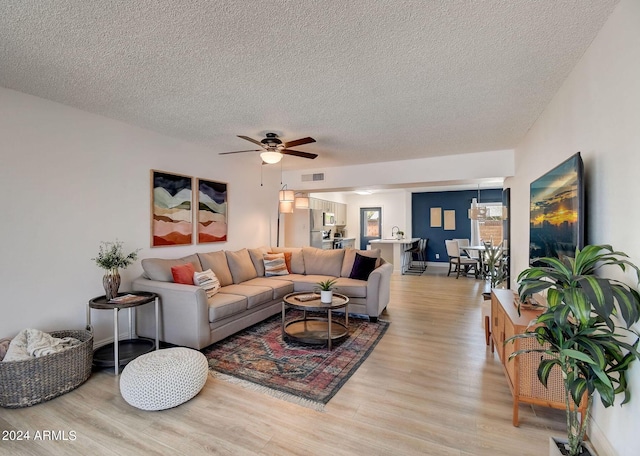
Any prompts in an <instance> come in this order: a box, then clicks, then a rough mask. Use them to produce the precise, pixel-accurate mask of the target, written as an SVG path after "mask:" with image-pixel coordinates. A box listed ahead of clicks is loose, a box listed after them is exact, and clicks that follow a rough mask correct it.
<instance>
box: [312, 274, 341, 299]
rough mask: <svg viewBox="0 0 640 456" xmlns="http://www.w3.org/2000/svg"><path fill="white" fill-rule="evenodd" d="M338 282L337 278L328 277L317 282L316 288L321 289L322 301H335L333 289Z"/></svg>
mask: <svg viewBox="0 0 640 456" xmlns="http://www.w3.org/2000/svg"><path fill="white" fill-rule="evenodd" d="M336 282H337V280H336V279H327V280H324V281H322V282H318V283H316V289H317V290H319V291H320V302H322V303H324V304H330V303H331V302H332V301H333V289H334V288H335V284H336Z"/></svg>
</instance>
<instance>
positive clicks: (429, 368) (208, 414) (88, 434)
mask: <svg viewBox="0 0 640 456" xmlns="http://www.w3.org/2000/svg"><path fill="white" fill-rule="evenodd" d="M391 290H392V297H391V303H390V304H389V307H388V311H387V312H386V313H385V314H383V316H382V317H383V318H384V319H386V320H389V321H391V326H390V328H389V330H388V331H387V333H386V335H385V336H384V337H383V339H382V340H381V341H380V343H379V344H378V346H377V347H376V348H375V350H374V351H373V353H372V354H371V356H369V358H368V359H367V360H366V361H365V362H364V363H363V364H362V366H361V367H360V368H359V369H358V371H357V372H356V373H355V374H354V375H353V377H351V379H350V380H349V381H348V382H347V383H346V385H345V386H343V387H342V389H341V390H340V391H339V392H338V394H337V395H336V396H335V397H334V398H333V399H332V400H331V401H330V402H329V404H328V405H327V407H326V411H325V412H324V413H322V412H316V411H313V410H310V409H307V408H304V407H301V406H298V405H294V404H291V403H288V402H284V401H282V400H279V399H275V398H272V397H270V396H267V395H265V394H261V393H258V392H253V391H249V390H246V389H243V388H242V387H240V386H236V385H231V384H228V383H225V382H223V381H221V380H216V379H214V378H212V377H210V378H209V379H208V381H207V384H206V386H205V388H204V389H203V390H202V392H201V393H200V394H199V395H198V396H196V397H195V398H194V399H192V400H191V401H189V402H187V403H186V404H183V405H181V406H179V407H176V408H174V409H171V410H165V411H160V412H144V411H141V410H138V409H135V408H133V407H131V406H129V405H128V404H127V403H126V402H125V401H124V400H123V399H122V397H121V396H120V393H119V389H118V379H117V378H116V377H114V376H113V374H111V373H110V372H104V371H102V372H98V373H94V374H93V375H92V376H91V378H90V379H89V380H88V381H87V382H86V383H85V384H84V385H82V386H81V387H80V388H78V389H76V390H74V391H72V392H70V393H68V394H66V395H63V396H61V397H59V398H56V399H54V400H52V401H49V402H47V403H44V404H39V405H36V406H33V407H28V408H25V409H16V410H9V409H0V430H8V429H9V430H11V429H12V430H29V431H31V435H32V436H33V435H34V434H35V432H36V431H43V430H54V431H66V433H67V434H68V433H69V431H74V432H75V434H76V439H75V441H42V440H41V441H33V440H31V441H29V442H24V441H22V442H15V441H14V442H11V441H2V440H0V454H3V455H4V454H8V455H89V454H93V455H119V456H123V455H143V454H144V455H147V454H176V455H178V454H179V455H182V454H184V455H199V454H229V455H253V454H264V455H309V454H313V455H413V454H415V455H418V454H419V455H425V454H426V455H438V456H448V455H455V456H463V455H464V456H468V455H492V456H496V455H508V456H513V455H531V456H534V455H535V456H538V455H540V454H546V452H547V438H548V436H549V435H562V434H564V413H563V412H562V411H558V410H551V409H547V408H543V407H536V408H535V409H533V408H532V407H530V406H525V405H521V406H520V427H519V428H515V427H513V426H512V425H511V407H512V402H511V394H510V392H509V388H508V387H507V383H506V379H505V377H504V374H503V372H502V369H501V367H500V364H499V363H498V361H497V358H496V356H495V355H493V354H492V353H491V352H490V351H489V349H488V348H487V347H486V346H485V343H484V332H483V329H482V325H481V305H482V298H481V296H480V293H481V292H482V282H481V281H478V280H475V279H473V278H465V277H461V278H460V279H458V280H456V279H455V278H453V277H446V269H444V272H442V270H441V269H438V268H430V269H429V272H428V274H426V275H424V276H394V277H393V279H392V287H391Z"/></svg>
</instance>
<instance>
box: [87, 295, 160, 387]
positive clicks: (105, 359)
mask: <svg viewBox="0 0 640 456" xmlns="http://www.w3.org/2000/svg"><path fill="white" fill-rule="evenodd" d="M124 295H135V296H136V297H137V298H138V299H135V300H131V301H123V302H116V303H110V302H109V301H107V297H106V296H98V297H95V298H93V299H92V300H91V301H89V305H88V306H87V326H89V327H90V326H91V309H101V310H113V343H112V344H107V345H104V346H102V347H100V348H98V349H96V350H95V351H94V353H93V364H94V365H95V366H98V367H111V366H114V373H115V375H118V374H119V373H120V366H125V365H126V364H127V363H128V362H129V361H131V360H133V359H134V358H136V357H138V356H140V355H143V354H145V353H148V352H150V351H152V350H153V348H154V341H152V340H150V339H143V338H136V339H134V338H133V321H132V315H131V309H133V308H134V307H137V306H141V305H144V304H148V303H151V302H154V303H155V307H156V340H155V349H156V350H158V349H159V348H160V339H159V327H158V315H159V312H160V307H159V305H160V299H159V296H158V295H157V294H156V293H151V292H148V291H129V292H125V293H118V297H120V296H124ZM120 309H129V339H125V340H119V332H118V311H119V310H120Z"/></svg>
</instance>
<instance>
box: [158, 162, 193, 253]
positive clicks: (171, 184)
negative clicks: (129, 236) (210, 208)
mask: <svg viewBox="0 0 640 456" xmlns="http://www.w3.org/2000/svg"><path fill="white" fill-rule="evenodd" d="M192 184H193V178H192V177H190V176H182V175H179V174H171V173H165V172H163V171H156V170H153V169H152V170H151V247H162V246H171V245H188V244H192V243H193V211H192V209H191V202H192V199H193V192H192Z"/></svg>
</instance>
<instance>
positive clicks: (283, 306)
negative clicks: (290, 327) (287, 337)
mask: <svg viewBox="0 0 640 456" xmlns="http://www.w3.org/2000/svg"><path fill="white" fill-rule="evenodd" d="M285 305H286V304H285V303H284V301H282V340H283V341H284V308H285Z"/></svg>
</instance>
